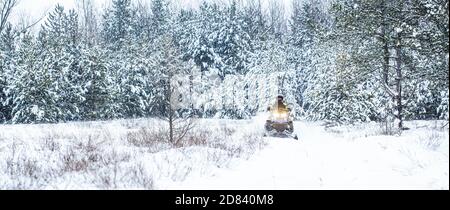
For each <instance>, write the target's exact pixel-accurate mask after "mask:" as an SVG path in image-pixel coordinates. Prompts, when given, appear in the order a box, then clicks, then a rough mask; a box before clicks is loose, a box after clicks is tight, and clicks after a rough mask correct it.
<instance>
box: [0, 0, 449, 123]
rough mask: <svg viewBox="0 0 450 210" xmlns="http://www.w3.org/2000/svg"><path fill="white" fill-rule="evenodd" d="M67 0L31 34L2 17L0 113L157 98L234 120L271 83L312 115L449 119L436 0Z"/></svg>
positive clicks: (109, 106) (90, 112)
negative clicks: (288, 1)
mask: <svg viewBox="0 0 450 210" xmlns="http://www.w3.org/2000/svg"><path fill="white" fill-rule="evenodd" d="M264 2H266V1H264ZM78 3H79V5H80V6H79V8H78V9H77V10H68V11H67V10H65V9H64V8H63V7H62V6H56V8H54V10H53V11H52V12H51V13H50V14H49V15H48V17H47V19H46V20H45V23H44V24H43V25H42V26H41V29H40V30H39V31H38V33H31V32H29V31H28V30H21V29H20V27H18V26H14V25H11V24H6V25H5V27H3V29H2V31H1V39H0V121H1V122H6V123H55V122H65V121H72V120H99V119H114V118H131V117H149V116H156V115H158V114H161V113H164V112H165V111H167V109H166V108H167V107H166V106H165V105H167V102H170V103H172V104H173V103H177V104H183V105H182V106H180V107H179V109H177V111H178V112H180V113H183V114H188V115H194V114H195V115H198V116H201V117H221V118H237V119H242V118H248V117H250V116H252V115H254V114H255V113H256V112H258V111H263V110H264V109H265V108H266V105H267V104H268V103H269V102H271V100H272V99H273V98H274V97H275V95H277V94H283V95H285V96H286V98H287V101H288V102H289V103H291V106H292V108H293V109H294V111H296V114H297V117H299V118H303V117H305V118H307V119H312V120H332V121H337V122H354V121H369V120H375V121H386V120H388V121H394V120H395V119H396V121H398V126H399V127H402V123H401V122H402V121H403V120H405V119H407V120H411V119H448V94H449V93H448V92H449V84H448V79H449V78H448V59H449V57H448V55H449V54H448V1H446V0H408V1H400V2H397V1H388V0H343V1H337V0H336V1H331V2H329V1H327V2H325V1H320V0H308V1H301V0H294V1H293V4H292V5H289V6H290V7H292V9H291V11H292V14H290V17H289V18H285V16H286V15H285V11H286V8H285V7H287V6H286V5H283V4H282V3H281V2H280V1H276V0H272V1H269V3H268V4H264V3H263V1H260V0H247V1H233V0H230V1H229V4H226V5H219V4H216V3H214V2H209V3H208V1H203V2H202V3H201V4H200V6H199V8H197V9H176V7H172V6H173V2H169V1H167V0H152V1H151V3H150V4H145V3H139V2H135V1H131V0H112V3H111V5H110V7H109V8H108V9H107V10H105V11H102V12H100V13H99V12H98V11H97V10H96V9H95V7H94V4H93V1H89V0H84V1H79V2H78ZM175 75H185V76H186V77H185V78H187V80H186V79H185V80H177V79H175V78H176V77H174V76H175ZM274 75H275V76H274ZM182 81H183V82H182ZM167 84H174V85H167ZM168 91H169V92H174V91H178V92H180V97H179V99H174V98H173V94H167V93H168Z"/></svg>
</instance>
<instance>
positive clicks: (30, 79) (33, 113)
mask: <svg viewBox="0 0 450 210" xmlns="http://www.w3.org/2000/svg"><path fill="white" fill-rule="evenodd" d="M40 53H42V49H41V46H40V45H39V44H37V43H36V42H35V41H34V39H33V37H32V36H31V35H29V34H24V35H23V37H22V38H21V40H20V44H19V46H18V50H17V54H18V61H17V66H16V68H17V69H16V74H15V76H14V77H13V81H12V82H11V85H10V86H9V89H8V90H7V94H8V97H10V98H11V99H12V103H13V108H12V123H54V122H58V120H59V117H60V114H61V110H60V109H59V107H58V104H57V102H58V96H59V95H58V93H57V92H54V90H55V89H54V88H52V87H54V84H55V81H54V78H53V77H52V75H51V72H50V71H49V68H48V66H50V64H51V63H52V61H51V60H50V57H48V56H47V57H46V56H42V55H40Z"/></svg>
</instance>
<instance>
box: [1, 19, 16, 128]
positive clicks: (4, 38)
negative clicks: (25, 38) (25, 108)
mask: <svg viewBox="0 0 450 210" xmlns="http://www.w3.org/2000/svg"><path fill="white" fill-rule="evenodd" d="M16 62H17V55H16V32H15V31H14V30H13V28H12V25H11V24H8V25H6V27H5V30H4V31H3V32H2V33H1V34H0V123H3V122H7V121H9V120H11V109H12V104H11V102H12V101H11V100H8V98H7V92H6V91H7V90H8V86H9V84H10V82H11V80H12V77H13V76H14V73H15V71H14V70H15V66H16V65H17V63H16Z"/></svg>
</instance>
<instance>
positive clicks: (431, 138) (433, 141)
mask: <svg viewBox="0 0 450 210" xmlns="http://www.w3.org/2000/svg"><path fill="white" fill-rule="evenodd" d="M445 139H447V138H446V137H445V135H444V134H443V133H441V132H439V131H436V130H432V131H430V132H428V133H427V135H425V136H420V137H419V142H420V143H421V144H422V145H424V146H425V147H426V148H428V149H431V150H437V149H438V148H439V147H440V146H441V144H442V142H443V141H444V140H445Z"/></svg>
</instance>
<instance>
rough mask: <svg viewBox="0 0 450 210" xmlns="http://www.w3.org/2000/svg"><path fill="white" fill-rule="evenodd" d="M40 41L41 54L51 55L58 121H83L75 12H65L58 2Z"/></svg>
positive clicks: (78, 41) (78, 43)
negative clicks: (58, 112) (58, 113)
mask: <svg viewBox="0 0 450 210" xmlns="http://www.w3.org/2000/svg"><path fill="white" fill-rule="evenodd" d="M38 41H39V44H40V46H41V47H42V50H43V51H42V54H41V56H44V57H48V59H49V60H50V62H51V63H50V64H49V65H48V66H46V68H47V69H48V71H49V72H50V75H51V77H52V80H54V82H55V83H54V86H51V88H52V91H54V92H55V93H57V95H58V107H59V108H60V109H61V113H60V116H59V120H63V121H71V120H80V119H81V113H80V106H81V103H82V102H83V100H84V98H83V95H82V94H83V93H82V91H83V90H82V84H81V83H80V81H82V78H81V74H82V69H81V68H80V65H79V61H80V57H81V55H80V33H79V28H78V15H77V14H76V12H75V11H74V10H70V11H69V12H68V13H66V12H65V11H64V8H63V7H62V6H60V5H57V6H56V7H55V10H54V11H53V12H52V13H50V14H49V17H48V18H47V21H46V22H45V24H44V25H43V26H42V30H41V33H40V37H39V40H38Z"/></svg>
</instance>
